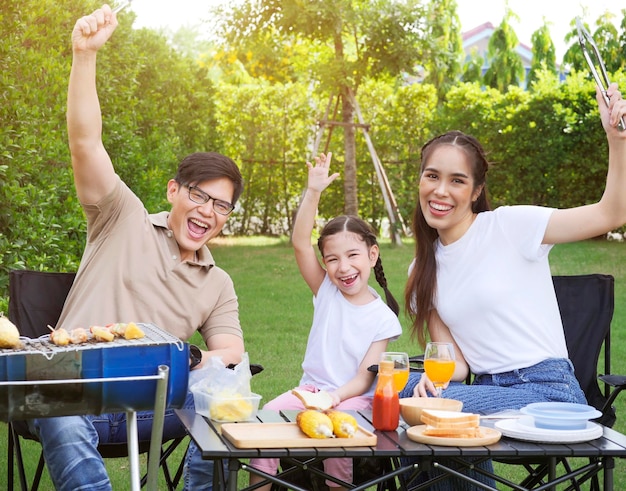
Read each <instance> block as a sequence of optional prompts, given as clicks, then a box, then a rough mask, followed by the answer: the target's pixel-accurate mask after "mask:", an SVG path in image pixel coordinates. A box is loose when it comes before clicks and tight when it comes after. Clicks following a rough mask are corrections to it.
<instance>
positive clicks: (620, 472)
mask: <svg viewBox="0 0 626 491" xmlns="http://www.w3.org/2000/svg"><path fill="white" fill-rule="evenodd" d="M211 249H212V251H213V254H214V256H215V259H216V261H217V263H218V265H220V266H221V267H222V268H224V269H225V270H226V271H228V272H229V273H230V275H231V276H232V278H233V280H234V282H235V287H236V289H237V293H238V296H239V302H240V315H241V324H242V327H243V330H244V333H245V342H246V348H247V351H248V352H249V354H250V360H251V362H252V363H260V364H262V365H263V366H264V367H265V370H264V371H263V372H262V373H260V374H259V375H256V376H255V377H254V378H253V379H252V389H253V391H254V392H257V393H259V394H261V395H262V396H263V401H262V403H263V402H265V401H269V400H270V399H272V398H273V397H275V396H277V395H278V394H280V393H282V392H284V391H285V390H288V389H290V388H292V387H294V386H295V385H296V384H297V383H298V381H299V379H300V376H301V368H300V364H301V362H302V358H303V356H304V350H305V345H306V339H307V335H308V330H309V326H310V323H311V319H312V315H313V305H312V298H311V292H310V291H309V289H308V287H307V286H306V284H305V283H304V281H303V280H302V278H301V277H300V274H299V272H298V269H297V266H296V264H295V260H294V257H293V252H292V250H291V247H290V245H289V243H288V241H287V240H286V239H269V238H237V239H219V240H216V241H215V243H214V244H213V245H212V246H211ZM412 256H413V244H412V242H411V241H405V245H403V246H393V245H391V244H390V243H389V242H383V243H382V244H381V257H382V260H383V266H384V269H385V273H386V276H387V279H388V282H389V286H390V289H391V291H392V292H393V293H394V295H395V296H396V298H397V299H398V301H399V302H400V303H401V304H402V303H403V302H402V297H403V288H404V283H405V281H406V272H407V266H408V264H409V263H410V261H411V258H412ZM625 257H626V244H620V243H617V242H606V241H603V240H597V241H587V242H582V243H577V244H566V245H560V246H557V247H555V248H554V250H553V251H552V253H551V263H552V271H553V273H554V274H583V273H605V274H612V275H613V276H615V279H616V283H615V316H614V319H613V338H612V339H613V342H612V360H613V370H612V371H613V372H614V373H625V374H626V356H625V355H626V327H625V326H626V261H625V260H624V258H625ZM372 286H374V287H376V288H377V286H378V285H377V284H376V282H375V280H374V278H373V276H372ZM377 289H378V290H379V291H380V289H379V288H377ZM402 322H403V325H404V326H405V333H404V334H403V336H402V337H401V338H400V339H399V340H397V341H395V342H394V343H392V345H390V348H389V349H390V350H394V351H406V352H408V353H411V354H413V353H419V352H420V349H419V347H418V346H417V344H416V343H415V342H414V341H412V340H411V339H410V337H409V334H408V329H407V327H406V326H407V325H408V324H407V322H406V319H404V318H403V319H402ZM194 341H199V337H198V338H194ZM617 407H618V421H617V424H616V426H615V428H616V429H617V430H619V431H621V432H623V433H626V398H625V397H624V396H622V397H621V398H618V402H617ZM0 438H2V439H4V441H6V425H4V424H2V425H0ZM27 443H28V442H27ZM26 447H27V448H26V450H27V452H28V457H27V461H28V462H27V463H28V466H29V469H30V472H31V474H32V470H33V469H34V466H35V462H34V461H35V459H36V455H35V452H36V451H37V450H38V448H39V447H38V445H37V444H34V443H28V444H27V445H26ZM181 455H182V450H181V451H179V452H177V453H176V454H175V456H174V460H176V459H177V458H180V456H181ZM0 461H1V463H0V465H3V466H4V465H5V463H6V461H7V451H6V447H5V446H2V449H0ZM142 462H143V463H144V464H145V460H144V459H142ZM107 465H108V469H109V472H110V474H111V477H112V480H113V483H114V489H116V490H117V489H120V490H123V489H128V487H129V485H128V476H129V471H128V462H127V460H126V459H114V460H109V461H108V462H107ZM511 469H514V468H511ZM512 472H515V471H512ZM615 478H616V483H615V489H618V490H619V489H626V463H625V462H624V461H618V462H617V466H616V469H615ZM6 487H7V483H6V473H5V472H0V489H6ZM41 489H42V490H50V489H52V486H51V484H50V481H49V478H48V477H47V474H46V473H44V481H43V484H42V486H41Z"/></svg>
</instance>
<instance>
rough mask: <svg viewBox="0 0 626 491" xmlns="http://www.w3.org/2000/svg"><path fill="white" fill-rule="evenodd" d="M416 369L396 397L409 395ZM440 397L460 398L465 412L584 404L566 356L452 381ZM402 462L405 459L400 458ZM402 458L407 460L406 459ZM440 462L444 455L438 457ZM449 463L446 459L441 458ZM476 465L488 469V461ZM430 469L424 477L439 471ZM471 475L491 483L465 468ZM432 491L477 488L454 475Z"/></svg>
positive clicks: (490, 482)
mask: <svg viewBox="0 0 626 491" xmlns="http://www.w3.org/2000/svg"><path fill="white" fill-rule="evenodd" d="M420 377H421V374H420V373H411V374H410V376H409V381H408V383H407V384H406V386H405V388H404V389H403V390H402V392H400V397H412V396H413V391H414V389H415V386H416V385H417V383H418V382H419V380H420ZM443 397H446V398H448V399H456V400H459V401H463V411H465V412H468V413H478V414H491V413H495V412H498V411H503V410H505V409H521V408H523V407H524V406H526V405H528V404H531V403H533V402H576V403H580V404H586V403H587V400H586V399H585V394H584V393H583V391H582V389H581V388H580V385H579V383H578V380H576V377H575V376H574V366H573V365H572V362H571V361H570V360H567V359H548V360H544V361H542V362H540V363H537V364H536V365H533V366H531V367H528V368H521V369H518V370H512V371H510V372H503V373H498V374H493V375H478V376H476V377H475V379H474V382H473V383H472V384H471V385H467V384H464V383H461V382H452V383H450V385H449V386H448V388H447V389H444V391H443ZM403 462H405V461H404V460H403ZM406 462H411V460H409V459H407V460H406ZM441 462H442V463H444V462H445V459H441ZM445 464H447V465H449V464H450V463H449V462H445ZM477 467H481V468H483V469H485V470H488V471H492V470H493V466H492V464H491V461H487V462H483V463H481V464H479V465H477ZM439 474H440V472H438V471H431V472H429V473H428V477H434V476H436V475H439ZM466 474H468V475H470V476H471V477H473V478H474V479H477V480H479V481H481V482H484V483H486V484H489V485H491V486H492V487H495V482H494V481H493V480H492V479H488V478H485V477H484V476H482V475H480V474H479V473H475V472H466ZM428 489H432V490H434V491H444V490H445V491H447V490H453V491H461V490H464V491H470V490H474V489H481V488H477V487H476V486H472V485H471V484H469V483H467V482H466V481H462V480H460V479H457V478H452V479H446V480H444V481H441V482H439V483H436V484H435V485H433V486H431V487H429V488H428Z"/></svg>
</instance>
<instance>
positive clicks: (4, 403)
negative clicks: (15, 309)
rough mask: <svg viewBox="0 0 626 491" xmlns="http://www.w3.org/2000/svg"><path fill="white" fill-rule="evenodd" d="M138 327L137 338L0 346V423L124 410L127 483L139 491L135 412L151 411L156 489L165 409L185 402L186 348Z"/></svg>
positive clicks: (150, 327) (151, 479)
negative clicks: (139, 337) (11, 347)
mask: <svg viewBox="0 0 626 491" xmlns="http://www.w3.org/2000/svg"><path fill="white" fill-rule="evenodd" d="M138 325H139V326H140V327H141V329H142V330H143V331H144V333H145V337H143V338H141V339H133V340H126V339H121V338H116V339H115V340H113V341H111V342H101V341H96V340H94V339H89V340H88V341H87V342H85V343H81V344H70V345H67V346H57V345H55V344H54V343H52V341H50V336H49V335H45V336H41V337H39V338H36V339H30V338H21V340H22V343H23V346H22V347H21V348H17V349H0V420H4V421H12V420H19V419H29V418H36V417H49V416H68V415H79V414H102V413H108V412H119V411H125V412H126V413H127V433H128V455H129V459H130V472H131V486H132V489H133V490H139V489H140V479H139V443H138V438H137V415H136V411H139V410H151V409H153V410H154V420H153V425H152V434H151V444H150V455H151V457H150V459H149V461H148V483H147V484H148V486H147V487H148V489H150V490H156V485H157V473H158V464H159V454H160V443H161V439H162V435H163V421H164V413H165V408H166V407H174V408H178V407H181V406H182V405H183V403H184V401H185V398H186V395H187V384H188V377H189V345H188V344H186V343H183V342H182V341H181V340H180V339H178V338H176V337H174V336H172V335H171V334H169V333H167V332H166V331H163V330H162V329H159V328H158V327H157V326H155V325H154V324H141V323H140V324H138ZM152 456H154V458H153V457H152Z"/></svg>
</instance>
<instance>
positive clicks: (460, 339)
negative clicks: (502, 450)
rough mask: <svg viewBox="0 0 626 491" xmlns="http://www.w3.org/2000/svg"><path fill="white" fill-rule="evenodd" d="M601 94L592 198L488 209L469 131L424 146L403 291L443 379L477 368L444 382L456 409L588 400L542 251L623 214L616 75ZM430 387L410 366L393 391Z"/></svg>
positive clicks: (479, 155) (623, 135)
mask: <svg viewBox="0 0 626 491" xmlns="http://www.w3.org/2000/svg"><path fill="white" fill-rule="evenodd" d="M607 94H608V96H609V98H610V104H609V106H608V107H607V105H606V104H605V102H604V100H603V98H602V95H601V94H600V92H599V91H598V94H597V100H598V106H599V110H600V115H601V119H602V124H603V126H604V130H605V132H606V135H607V139H608V143H609V166H608V167H609V168H608V174H607V180H606V186H605V189H604V194H603V195H602V198H601V200H600V201H599V202H597V203H594V204H589V205H585V206H580V207H576V208H570V209H552V208H545V207H540V206H502V207H500V208H498V209H496V210H493V211H491V210H490V207H489V203H488V201H487V194H486V175H487V171H488V168H489V163H488V162H487V159H486V157H485V152H484V150H483V148H482V146H481V145H480V143H479V142H478V141H477V140H476V139H475V138H473V137H471V136H469V135H466V134H464V133H461V132H459V131H451V132H448V133H446V134H443V135H440V136H439V137H437V138H434V139H433V140H431V141H430V142H428V143H427V144H426V145H424V147H423V148H422V164H421V175H420V182H419V201H418V203H417V208H416V211H415V216H414V223H413V228H414V237H415V241H416V256H415V260H414V263H413V266H412V270H411V274H410V277H409V281H408V284H407V288H406V292H405V294H406V297H405V300H406V305H407V307H408V310H409V314H410V316H411V317H412V319H413V332H414V334H416V335H417V337H418V339H419V340H420V342H421V344H423V343H424V341H425V338H426V336H427V335H428V337H429V338H430V339H431V340H432V341H446V342H451V343H452V344H453V345H454V349H455V354H456V371H455V374H454V376H453V380H454V381H457V382H461V381H462V380H464V379H465V377H466V376H467V374H468V373H469V372H470V371H471V372H472V373H473V374H475V378H474V382H473V384H472V385H466V384H464V383H451V384H450V386H449V387H448V388H447V389H445V390H444V397H447V398H451V399H458V400H461V401H463V410H464V411H467V412H473V413H480V414H489V413H494V412H497V411H500V410H504V409H519V408H521V407H524V406H526V405H527V404H530V403H533V402H548V401H556V402H574V403H585V402H586V401H585V396H584V394H583V392H582V390H581V388H580V386H579V384H578V381H577V380H576V377H575V375H574V370H573V366H572V363H571V362H570V360H569V359H568V352H567V346H566V344H565V336H564V334H563V325H562V323H561V317H560V314H559V307H558V304H557V300H556V295H555V292H554V287H553V283H552V276H551V270H550V264H549V262H548V254H549V252H550V250H551V248H552V246H553V245H554V244H560V243H565V242H573V241H577V240H583V239H589V238H592V237H596V236H599V235H605V234H606V233H607V232H608V231H610V230H614V229H616V228H618V227H620V226H622V225H623V224H624V223H625V222H626V193H624V189H625V188H626V131H619V130H618V128H617V124H618V121H619V119H620V118H621V117H623V116H624V115H625V114H626V102H624V101H623V100H622V97H621V95H620V93H619V91H618V90H617V86H616V85H615V84H612V85H611V86H610V87H609V89H608V91H607ZM434 394H435V389H434V387H433V384H432V382H431V381H430V380H428V377H427V376H426V375H421V377H420V376H419V375H418V374H411V376H410V379H409V382H408V383H407V385H406V387H405V389H404V391H403V393H402V394H401V395H402V396H405V397H410V396H413V395H415V396H420V397H425V396H428V395H434ZM433 489H440V488H433ZM448 489H455V490H460V489H465V488H462V487H461V485H460V484H458V483H452V484H451V486H449V487H448ZM472 489H474V488H472Z"/></svg>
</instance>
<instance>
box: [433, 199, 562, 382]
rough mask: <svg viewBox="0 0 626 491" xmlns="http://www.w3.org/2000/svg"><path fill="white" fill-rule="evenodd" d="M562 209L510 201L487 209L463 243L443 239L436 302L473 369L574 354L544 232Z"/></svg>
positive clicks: (437, 250) (519, 364) (503, 368)
mask: <svg viewBox="0 0 626 491" xmlns="http://www.w3.org/2000/svg"><path fill="white" fill-rule="evenodd" d="M553 211H554V210H553V209H552V208H544V207H538V206H504V207H500V208H498V209H496V210H494V211H487V212H483V213H479V214H478V215H477V217H476V220H475V221H474V223H473V224H472V226H471V227H470V228H469V230H468V231H467V232H466V233H465V235H463V237H461V238H460V239H459V240H457V241H456V242H454V243H452V244H450V245H447V246H444V245H443V244H441V242H440V241H437V243H436V247H435V254H436V258H437V290H436V298H435V307H436V309H437V311H438V313H439V315H440V317H441V319H442V320H443V322H444V323H445V324H446V325H447V326H448V328H449V329H450V332H451V333H452V335H453V336H454V339H455V341H456V342H457V344H458V346H459V348H460V349H461V350H462V352H463V355H464V357H465V359H466V360H467V362H468V363H469V366H470V368H471V370H472V372H473V373H476V374H482V373H500V372H506V371H509V370H514V369H517V368H524V367H529V366H532V365H535V364H536V363H539V362H540V361H543V360H545V359H548V358H567V357H568V353H567V346H566V344H565V335H564V333H563V325H562V323H561V316H560V313H559V307H558V303H557V300H556V294H555V292H554V286H553V284H552V276H551V272H550V265H549V263H548V253H549V251H550V249H551V247H552V246H551V245H542V241H543V236H544V234H545V230H546V227H547V224H548V220H549V219H550V215H551V214H552V212H553Z"/></svg>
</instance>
